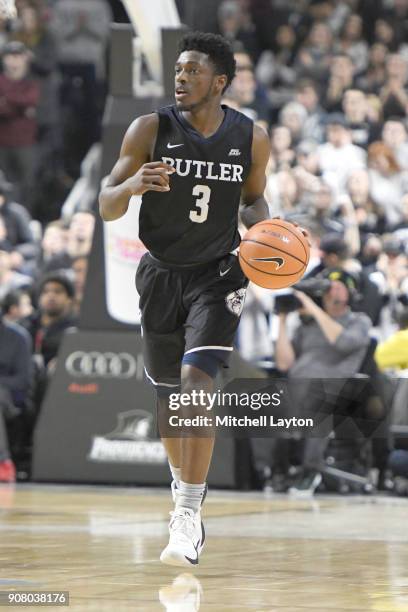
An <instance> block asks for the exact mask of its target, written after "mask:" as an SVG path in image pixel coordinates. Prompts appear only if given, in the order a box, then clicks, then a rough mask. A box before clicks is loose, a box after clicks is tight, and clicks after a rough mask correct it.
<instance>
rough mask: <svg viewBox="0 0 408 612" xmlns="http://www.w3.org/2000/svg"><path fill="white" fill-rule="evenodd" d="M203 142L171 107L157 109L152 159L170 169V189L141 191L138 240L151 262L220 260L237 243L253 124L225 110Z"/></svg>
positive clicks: (179, 113) (174, 108)
mask: <svg viewBox="0 0 408 612" xmlns="http://www.w3.org/2000/svg"><path fill="white" fill-rule="evenodd" d="M222 108H223V110H224V113H225V115H224V120H223V122H222V124H221V125H220V127H219V128H218V130H217V132H215V133H214V134H213V135H212V136H210V137H209V138H205V137H204V136H202V135H201V134H200V133H199V132H197V131H196V130H195V129H194V128H193V127H192V126H191V125H190V124H189V123H188V122H187V121H186V119H185V118H184V117H183V115H182V113H181V112H179V111H178V110H177V108H176V107H175V106H168V107H165V108H161V109H160V110H158V111H157V112H158V116H159V128H158V133H157V140H156V145H155V149H154V158H153V159H154V161H160V160H161V161H163V162H166V163H168V164H170V165H172V166H174V167H175V168H176V172H175V173H174V174H172V175H171V176H170V191H169V192H155V191H147V192H146V193H145V194H144V195H143V198H142V207H141V211H140V219H139V225H140V238H141V240H142V241H143V242H144V244H145V245H146V247H147V248H148V249H149V251H150V252H151V253H152V254H153V255H154V256H156V257H157V258H159V259H161V260H163V261H167V262H169V263H175V264H181V265H183V264H184V265H185V264H194V263H203V262H207V261H212V260H214V259H217V258H221V257H223V256H224V255H226V254H227V253H229V252H231V251H233V250H234V249H235V248H236V247H237V246H238V244H239V241H240V238H239V234H238V227H237V225H238V208H239V203H240V195H241V188H242V184H243V182H244V181H245V179H246V177H247V175H248V173H249V169H250V165H251V146H252V134H253V122H252V121H251V120H250V119H248V118H247V117H245V115H243V114H242V113H239V112H238V111H235V110H233V109H231V108H229V107H228V106H223V107H222Z"/></svg>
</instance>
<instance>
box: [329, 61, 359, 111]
mask: <svg viewBox="0 0 408 612" xmlns="http://www.w3.org/2000/svg"><path fill="white" fill-rule="evenodd" d="M353 87H354V67H353V62H352V61H351V59H350V58H349V56H348V55H345V54H344V53H338V54H337V55H334V56H333V57H332V59H331V62H330V73H329V79H328V83H327V89H326V94H325V98H324V101H323V106H324V108H325V109H326V110H327V111H328V112H329V113H334V112H341V110H342V100H343V95H344V93H345V91H347V89H351V88H353Z"/></svg>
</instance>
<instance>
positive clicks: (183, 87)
mask: <svg viewBox="0 0 408 612" xmlns="http://www.w3.org/2000/svg"><path fill="white" fill-rule="evenodd" d="M175 72H176V74H175V97H176V105H177V108H178V109H179V110H184V111H191V110H197V109H198V108H200V107H202V106H204V105H205V104H206V103H207V102H208V101H209V100H210V99H211V98H214V97H216V96H218V95H220V94H221V93H222V89H223V87H224V86H225V76H220V75H217V74H215V72H214V66H213V65H212V63H211V61H210V60H209V59H208V55H206V54H205V53H200V52H199V51H183V53H181V55H180V56H179V58H178V60H177V62H176V66H175Z"/></svg>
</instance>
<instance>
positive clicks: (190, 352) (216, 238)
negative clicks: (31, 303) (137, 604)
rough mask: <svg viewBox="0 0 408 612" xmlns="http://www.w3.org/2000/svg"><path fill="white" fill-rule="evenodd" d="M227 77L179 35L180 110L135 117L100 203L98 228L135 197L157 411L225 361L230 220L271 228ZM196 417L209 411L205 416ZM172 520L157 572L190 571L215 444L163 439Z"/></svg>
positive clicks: (232, 255) (202, 386)
mask: <svg viewBox="0 0 408 612" xmlns="http://www.w3.org/2000/svg"><path fill="white" fill-rule="evenodd" d="M234 74H235V60H234V56H233V52H232V50H231V47H230V45H229V43H228V42H227V41H226V40H225V39H224V38H222V37H221V36H217V35H213V34H205V33H200V32H196V33H192V34H187V35H186V36H185V37H184V38H183V40H182V41H181V43H180V55H179V57H178V59H177V62H176V66H175V98H176V104H175V105H174V106H169V107H166V108H162V109H160V110H158V111H157V112H155V113H152V114H150V115H145V116H142V117H139V118H138V119H136V121H134V122H133V123H132V124H131V126H130V127H129V129H128V131H127V133H126V135H125V137H124V140H123V144H122V149H121V152H120V158H119V160H118V162H117V163H116V165H115V166H114V168H113V170H112V173H111V175H110V177H109V180H108V183H107V185H106V186H105V187H104V189H103V190H102V192H101V194H100V200H99V201H100V212H101V216H102V218H103V219H104V220H105V221H111V220H114V219H118V218H119V217H121V216H122V215H124V214H125V213H126V211H127V209H128V206H129V199H130V198H131V196H133V195H142V196H143V198H142V206H141V212H140V238H141V240H142V241H143V242H144V244H145V245H146V247H147V248H148V249H149V253H147V254H146V255H144V257H143V258H142V260H141V262H140V264H139V268H138V271H137V275H136V285H137V289H138V292H139V294H140V308H141V311H142V329H143V344H144V360H145V366H146V375H147V378H148V379H149V380H150V382H151V383H152V384H153V385H155V387H156V390H157V394H158V407H159V410H160V409H161V408H165V407H166V406H167V405H168V399H169V395H170V394H171V393H174V392H175V391H179V390H180V385H181V392H182V393H191V392H193V391H200V390H204V391H205V392H207V393H211V392H212V390H213V380H214V378H215V376H216V374H217V371H218V369H219V367H220V366H223V365H226V364H227V361H228V357H229V355H230V354H231V351H232V344H233V339H234V335H235V331H236V329H237V326H238V322H239V316H240V314H241V310H242V307H243V302H244V298H245V289H246V285H247V280H246V278H245V277H244V275H243V273H242V271H241V268H240V266H239V263H238V258H237V256H236V251H237V247H238V246H239V242H240V238H239V234H238V228H237V225H238V209H239V205H240V202H241V204H242V210H241V218H242V220H243V222H244V224H245V225H246V227H248V228H249V227H251V226H252V225H254V224H255V223H257V222H258V221H262V220H264V219H267V218H268V216H269V215H268V206H267V203H266V201H265V199H264V196H263V192H264V188H265V168H266V164H267V161H268V157H269V139H268V136H267V135H266V134H265V132H264V131H263V130H262V129H261V128H259V127H257V126H256V125H254V124H253V122H252V121H251V120H250V119H248V118H247V117H245V116H244V115H243V114H241V113H239V112H237V111H235V110H232V109H231V108H228V107H227V106H223V105H221V98H222V95H223V93H224V92H225V90H226V88H227V87H228V86H229V85H230V83H231V81H232V79H233V78H234ZM202 410H203V413H204V412H205V406H202ZM163 443H164V445H165V448H166V451H167V454H168V458H169V464H170V469H171V472H172V475H173V483H172V491H173V499H174V501H175V510H174V512H172V517H171V520H170V525H169V531H170V540H169V544H168V546H167V547H166V548H165V549H164V550H163V552H162V554H161V557H160V559H161V561H162V562H163V563H167V564H170V565H182V566H191V565H196V564H197V563H198V558H199V555H200V553H201V550H202V548H203V545H204V537H205V536H204V529H203V526H202V522H201V516H200V510H201V504H202V502H203V500H204V497H205V494H206V478H207V472H208V468H209V465H210V461H211V456H212V452H213V445H214V440H213V438H211V437H195V438H186V437H182V438H169V437H167V438H166V437H164V438H163Z"/></svg>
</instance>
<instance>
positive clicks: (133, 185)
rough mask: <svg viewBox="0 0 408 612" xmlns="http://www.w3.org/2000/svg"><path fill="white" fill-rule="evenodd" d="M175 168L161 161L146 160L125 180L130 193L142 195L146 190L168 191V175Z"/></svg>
mask: <svg viewBox="0 0 408 612" xmlns="http://www.w3.org/2000/svg"><path fill="white" fill-rule="evenodd" d="M174 172H175V168H173V166H170V164H165V163H163V162H159V161H155V162H147V163H146V164H143V166H141V167H140V168H139V170H138V171H137V172H136V174H134V175H133V176H131V177H130V178H129V179H128V180H127V184H128V187H129V189H130V191H131V193H132V195H143V194H144V193H146V191H162V192H166V191H170V180H169V179H170V175H171V174H173V173H174Z"/></svg>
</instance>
